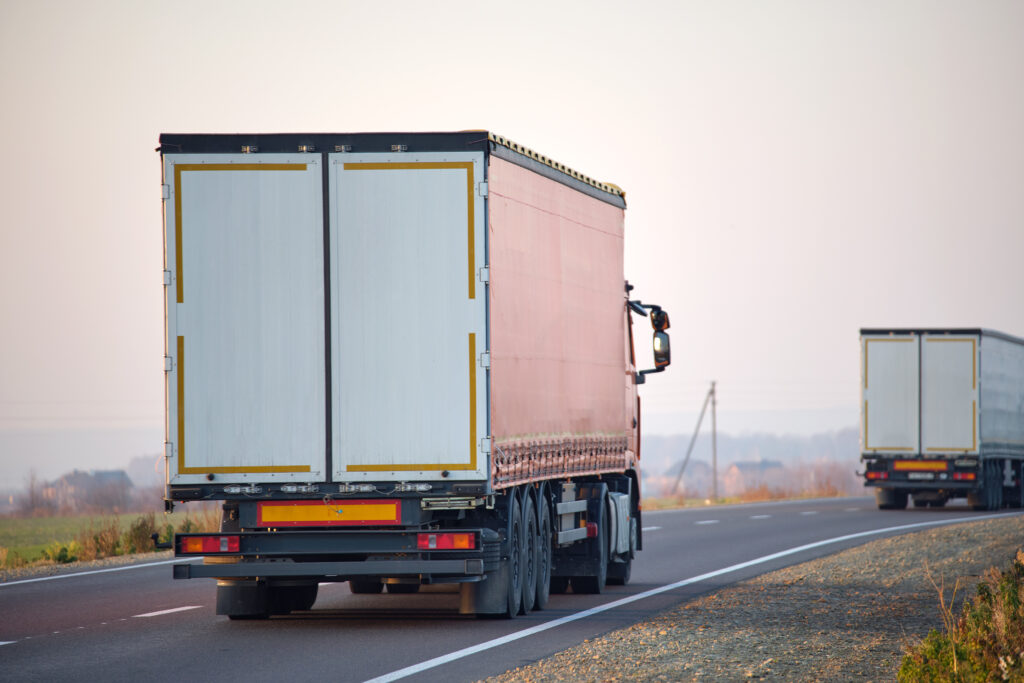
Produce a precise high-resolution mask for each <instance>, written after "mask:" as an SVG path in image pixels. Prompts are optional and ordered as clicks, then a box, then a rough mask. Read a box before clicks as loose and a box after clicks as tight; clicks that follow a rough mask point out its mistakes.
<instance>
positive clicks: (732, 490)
mask: <svg viewBox="0 0 1024 683" xmlns="http://www.w3.org/2000/svg"><path fill="white" fill-rule="evenodd" d="M790 485H791V482H790V481H789V480H788V477H787V475H786V468H785V467H783V466H782V463H781V462H779V461H777V460H757V461H753V462H734V463H733V464H731V465H729V468H728V469H727V470H726V471H725V476H724V477H723V478H722V489H723V491H722V493H723V494H724V495H726V496H738V495H740V494H742V493H743V492H745V491H750V490H751V489H756V488H761V487H764V488H767V489H769V490H772V491H784V490H786V489H788V488H790Z"/></svg>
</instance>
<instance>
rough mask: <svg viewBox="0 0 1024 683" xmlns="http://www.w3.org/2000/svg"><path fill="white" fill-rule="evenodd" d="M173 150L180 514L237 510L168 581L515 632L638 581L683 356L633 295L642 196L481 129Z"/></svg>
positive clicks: (175, 444) (173, 411)
mask: <svg viewBox="0 0 1024 683" xmlns="http://www.w3.org/2000/svg"><path fill="white" fill-rule="evenodd" d="M159 152H160V156H161V161H162V170H163V200H164V201H163V213H164V236H165V239H164V252H165V253H164V256H165V258H164V262H165V267H164V285H165V288H164V289H165V322H166V325H165V327H166V354H165V367H164V370H165V379H166V406H167V409H166V425H167V434H166V443H165V459H166V464H167V486H166V496H165V497H166V506H167V508H168V509H173V507H174V505H175V504H178V503H189V502H195V501H217V502H218V503H219V504H220V506H221V508H222V510H223V519H222V523H221V528H220V530H219V531H217V532H211V533H186V534H178V535H177V536H176V537H175V539H174V542H173V545H174V552H175V556H176V557H178V558H189V560H190V561H188V562H181V563H178V564H175V565H174V566H173V576H174V578H176V579H189V578H211V579H216V582H217V613H218V614H222V615H227V616H228V617H230V618H232V619H253V618H256V619H259V618H266V617H268V616H271V615H274V614H286V613H288V612H291V611H294V610H305V609H309V608H310V607H311V606H312V605H313V604H314V602H315V600H316V595H317V588H318V585H319V584H320V583H321V582H344V581H347V582H348V583H349V587H350V589H351V590H352V592H354V593H380V592H382V591H383V590H385V589H386V590H387V591H388V592H391V593H411V592H416V591H417V590H419V588H420V586H422V585H425V584H457V586H458V591H459V595H460V600H459V601H460V612H462V613H466V614H476V615H498V616H504V617H513V616H515V615H516V614H520V613H525V612H527V611H529V610H531V609H540V608H543V607H544V606H545V605H546V603H547V601H548V597H549V595H550V592H552V591H553V592H564V591H566V590H567V589H569V588H570V587H571V588H572V590H573V592H583V593H598V592H601V591H602V590H603V588H604V586H605V585H606V583H618V584H623V583H625V582H627V581H628V580H629V578H630V571H631V565H632V562H633V559H634V557H635V556H636V553H637V551H638V550H640V549H641V548H642V547H643V533H642V525H641V514H642V511H641V499H640V475H639V462H640V399H639V397H638V395H637V386H638V385H639V384H643V383H644V381H645V379H646V377H647V375H648V374H649V373H653V372H661V371H663V370H664V369H665V368H666V367H667V366H668V365H669V363H670V347H669V337H668V333H667V332H666V330H667V329H668V327H669V318H668V314H667V312H666V311H664V310H663V309H662V308H661V307H660V306H658V305H651V304H649V303H647V302H644V301H641V300H640V299H638V298H635V297H634V296H633V295H632V293H631V289H632V287H631V286H630V285H629V284H628V283H627V282H626V281H625V279H624V272H623V239H624V212H625V207H626V203H625V193H624V192H623V191H622V190H621V189H620V188H618V187H617V186H615V185H612V184H610V183H602V182H598V181H595V180H593V179H591V178H590V177H588V176H586V175H583V174H581V173H579V172H577V171H575V170H573V169H571V168H569V167H567V166H565V165H564V164H561V163H559V162H556V161H554V160H552V159H549V158H548V157H546V156H543V155H540V154H537V153H536V152H533V151H532V150H530V149H528V148H526V147H523V146H521V145H519V144H517V143H515V142H512V141H510V140H508V139H506V138H504V137H502V136H499V135H495V134H493V133H489V132H482V131H465V132H455V133H356V134H259V135H240V134H214V135H196V134H164V135H162V136H161V137H160V147H159ZM634 316H637V317H647V318H648V319H649V320H650V323H651V325H652V328H653V329H652V342H653V364H654V367H653V368H650V369H645V370H639V371H638V369H637V363H636V355H635V353H634V347H633V317H634ZM196 557H203V558H204V559H203V562H202V563H197V562H196V560H195V558H196Z"/></svg>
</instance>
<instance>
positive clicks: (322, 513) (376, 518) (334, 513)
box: [256, 500, 401, 527]
mask: <svg viewBox="0 0 1024 683" xmlns="http://www.w3.org/2000/svg"><path fill="white" fill-rule="evenodd" d="M400 522H401V514H400V508H399V502H398V501H396V500H359V501H356V500H347V501H339V500H332V501H331V502H330V503H324V501H322V500H310V501H288V502H284V501H282V502H277V501H267V502H263V503H260V504H259V506H258V508H257V521H256V524H257V526H261V527H284V526H369V525H380V524H399V523H400Z"/></svg>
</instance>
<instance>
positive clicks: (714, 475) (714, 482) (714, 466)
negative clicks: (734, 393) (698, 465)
mask: <svg viewBox="0 0 1024 683" xmlns="http://www.w3.org/2000/svg"><path fill="white" fill-rule="evenodd" d="M716 403H718V401H717V397H716V395H715V383H714V382H713V381H712V382H711V491H712V493H711V495H712V498H711V499H712V500H715V501H717V500H718V443H717V442H718V436H717V435H718V426H717V425H716V424H715V404H716Z"/></svg>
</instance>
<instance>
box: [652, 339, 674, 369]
mask: <svg viewBox="0 0 1024 683" xmlns="http://www.w3.org/2000/svg"><path fill="white" fill-rule="evenodd" d="M671 362H672V349H671V346H670V345H669V343H668V332H662V331H660V330H659V331H657V332H655V333H654V367H655V369H657V370H663V369H664V368H666V367H667V366H668V364H669V363H671Z"/></svg>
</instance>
